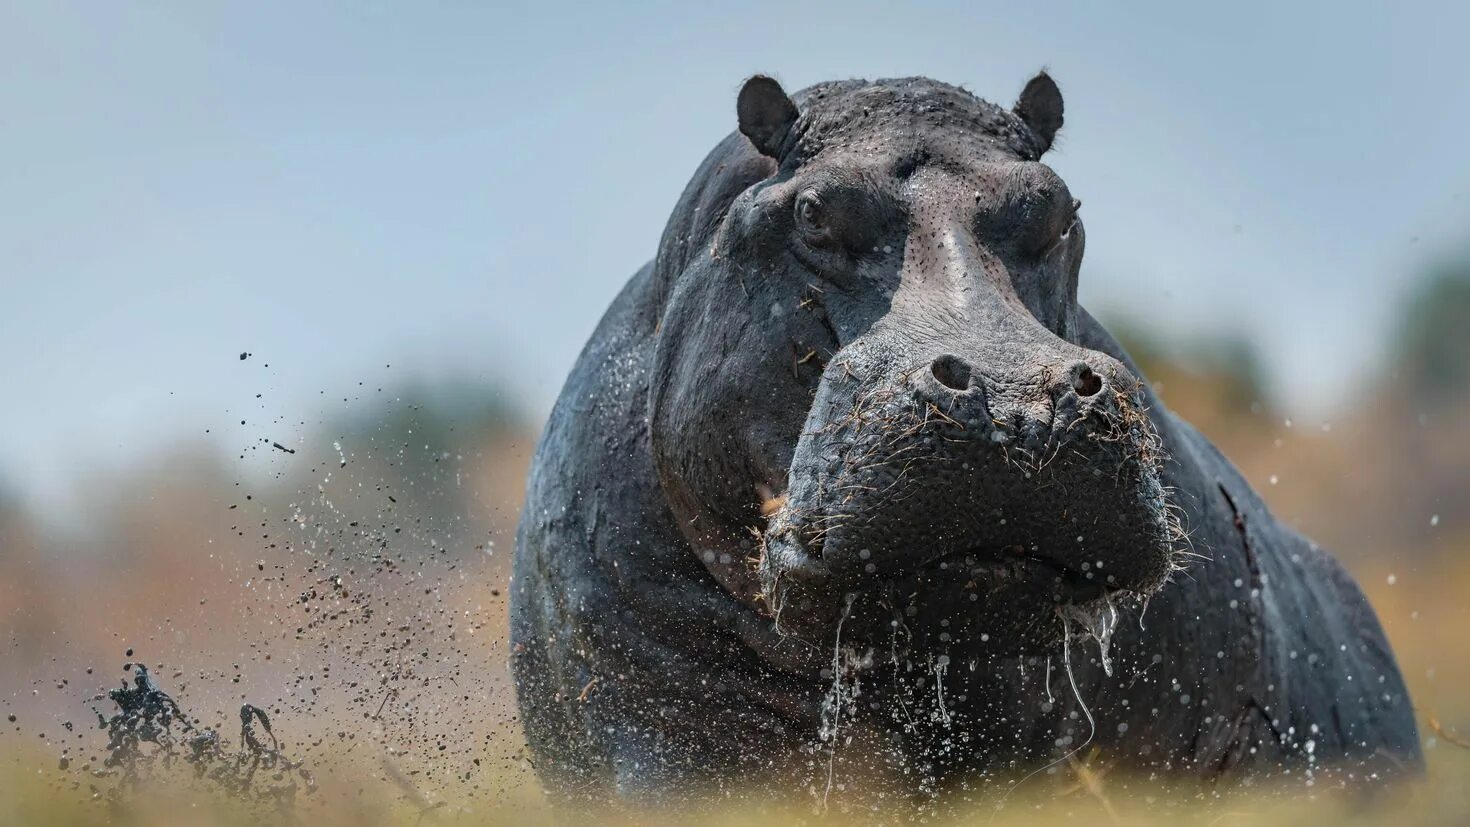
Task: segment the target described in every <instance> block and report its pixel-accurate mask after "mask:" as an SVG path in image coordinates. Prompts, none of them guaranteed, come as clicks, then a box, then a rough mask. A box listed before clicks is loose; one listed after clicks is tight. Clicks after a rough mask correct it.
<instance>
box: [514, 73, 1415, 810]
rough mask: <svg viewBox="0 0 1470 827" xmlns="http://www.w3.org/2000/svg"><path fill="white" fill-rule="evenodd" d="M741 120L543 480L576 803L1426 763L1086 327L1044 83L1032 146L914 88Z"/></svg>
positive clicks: (1383, 679) (598, 336)
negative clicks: (847, 783) (1085, 761)
mask: <svg viewBox="0 0 1470 827" xmlns="http://www.w3.org/2000/svg"><path fill="white" fill-rule="evenodd" d="M736 108H737V115H738V120H739V131H738V132H737V133H735V134H733V135H731V136H730V137H729V138H727V139H726V140H725V141H723V142H722V143H721V144H720V145H719V146H718V147H716V149H715V150H714V152H712V153H711V155H710V156H709V158H708V159H706V161H705V162H704V164H703V165H702V166H701V168H700V169H699V171H698V172H697V173H696V174H695V176H694V179H693V180H692V181H691V182H690V184H689V186H688V188H687V189H686V190H685V193H684V195H683V197H682V198H681V199H680V202H679V204H678V206H677V207H676V208H675V210H674V213H673V216H672V217H671V219H670V221H669V224H668V227H667V229H666V230H665V233H664V237H663V240H662V242H661V244H660V247H659V251H658V256H657V258H656V259H655V260H654V261H653V262H651V263H650V264H649V265H648V266H646V267H645V268H643V269H642V270H641V271H639V273H637V274H636V275H635V276H634V277H633V279H632V281H630V282H629V284H628V286H627V287H626V288H624V290H623V291H622V293H621V294H620V295H619V297H618V299H617V300H616V301H615V302H614V304H613V307H612V308H611V309H610V310H609V311H608V314H607V316H606V317H605V318H604V319H603V321H602V323H601V325H600V326H599V327H598V329H597V331H596V332H595V333H594V334H593V337H592V340H591V341H590V342H589V344H588V345H587V348H586V350H585V351H584V352H583V354H582V357H581V359H580V360H579V362H578V364H577V367H576V368H575V369H574V370H573V373H572V376H571V378H570V379H569V380H568V383H567V386H566V389H565V390H564V391H563V393H562V397H561V399H560V401H559V402H558V404H557V406H556V409H555V411H554V412H553V414H552V418H551V421H550V423H549V424H548V426H547V430H546V432H545V434H544V436H543V438H542V442H541V445H540V447H539V449H538V452H537V456H536V460H535V464H534V467H533V471H532V475H531V479H530V482H529V486H528V496H527V502H526V507H525V511H524V512H523V517H522V522H521V527H520V535H519V539H518V545H517V557H516V572H515V582H514V586H513V590H512V623H513V629H512V634H513V637H514V651H515V655H514V668H515V673H516V679H517V687H518V697H519V701H520V704H521V708H522V712H523V717H524V723H525V726H526V730H527V736H528V740H529V743H530V746H531V748H532V751H533V753H534V754H535V756H536V760H537V766H538V769H539V770H540V772H541V775H542V777H543V778H544V780H545V781H546V783H547V785H548V786H549V788H550V789H551V790H552V791H553V793H555V794H557V795H558V796H560V797H563V798H568V799H570V798H578V797H591V798H594V799H597V798H602V797H606V796H610V795H611V796H618V795H621V796H634V797H647V798H652V799H654V800H662V801H669V800H691V799H697V798H698V797H699V796H703V795H707V794H709V793H711V792H729V791H732V790H749V789H752V788H754V789H756V790H758V791H764V792H770V791H774V792H795V791H798V790H803V789H806V788H808V786H809V785H811V784H812V783H813V781H812V779H813V778H814V777H820V778H819V779H818V783H817V786H822V787H823V789H824V795H828V794H830V793H829V792H828V791H827V790H826V788H825V786H824V784H823V783H821V781H820V779H821V778H825V777H827V776H828V774H829V773H830V774H831V775H833V776H836V775H837V773H838V771H839V767H840V768H841V772H843V773H846V774H847V775H848V776H850V777H855V778H857V777H861V778H864V779H868V782H867V783H866V784H865V788H866V789H884V790H891V791H892V792H894V793H897V794H901V795H919V796H920V798H921V799H925V800H927V798H928V797H930V796H935V795H938V794H939V793H941V792H943V791H945V790H954V789H957V788H965V789H971V790H985V789H992V790H997V789H999V790H1003V789H1004V788H1005V785H1004V784H1003V783H1002V782H1001V779H1002V778H1014V777H1015V775H1016V774H1024V772H1026V771H1027V770H1029V769H1032V768H1035V767H1039V766H1044V765H1045V764H1046V763H1047V762H1049V761H1052V760H1055V759H1056V758H1058V757H1059V756H1061V755H1063V754H1065V753H1066V752H1067V751H1068V750H1069V749H1073V748H1075V747H1076V746H1078V745H1080V744H1082V743H1083V742H1084V741H1087V742H1089V743H1091V744H1096V745H1097V746H1099V747H1100V748H1101V749H1103V750H1104V752H1105V753H1106V754H1108V755H1109V756H1111V757H1113V758H1115V759H1116V760H1119V761H1123V762H1126V763H1128V764H1130V765H1133V766H1136V767H1140V768H1148V769H1152V770H1163V771H1167V772H1170V773H1174V774H1180V775H1188V776H1194V777H1205V778H1215V777H1219V776H1222V775H1230V776H1240V775H1246V774H1255V775H1260V774H1275V773H1281V774H1287V775H1290V774H1292V773H1300V772H1303V771H1304V770H1310V771H1311V772H1313V773H1318V772H1326V771H1329V770H1337V771H1341V772H1344V773H1352V774H1354V775H1355V776H1363V777H1376V776H1381V775H1384V774H1387V773H1390V772H1397V771H1399V770H1404V769H1413V768H1415V767H1417V766H1418V765H1419V762H1420V758H1419V751H1418V740H1417V735H1416V732H1415V726H1414V722H1413V717H1412V713H1411V710H1410V706H1409V700H1408V697H1407V695H1406V693H1405V691H1404V688H1403V684H1402V680H1401V678H1400V676H1399V674H1398V671H1397V668H1396V666H1395V665H1394V662H1393V657H1392V654H1391V652H1390V651H1389V648H1388V646H1387V643H1386V642H1385V640H1384V638H1383V635H1382V632H1381V630H1380V629H1379V627H1378V624H1377V620H1376V618H1375V617H1374V616H1373V613H1372V610H1371V609H1370V608H1369V607H1368V605H1367V604H1366V602H1365V601H1364V599H1363V597H1362V595H1361V593H1360V592H1359V591H1358V589H1357V588H1356V586H1355V585H1354V584H1353V583H1352V582H1351V580H1350V579H1349V578H1348V577H1347V575H1346V574H1345V573H1344V572H1343V571H1342V570H1341V568H1340V567H1339V566H1338V565H1337V564H1336V563H1335V562H1334V561H1333V560H1332V559H1331V558H1330V557H1329V556H1327V555H1326V554H1325V553H1323V552H1321V551H1320V550H1319V549H1317V548H1316V547H1315V546H1313V545H1311V544H1310V543H1309V542H1308V541H1306V540H1304V539H1302V538H1301V537H1299V536H1297V535H1296V534H1294V533H1292V532H1291V531H1290V530H1288V529H1286V528H1284V527H1282V526H1281V525H1280V524H1278V523H1277V522H1276V521H1275V519H1274V518H1273V517H1272V516H1271V514H1270V513H1269V512H1268V511H1267V510H1266V509H1265V507H1264V506H1263V505H1262V504H1261V502H1260V501H1259V499H1258V498H1257V496H1256V495H1255V494H1254V492H1252V491H1251V490H1250V488H1249V486H1247V485H1246V483H1245V482H1244V481H1243V480H1242V479H1241V478H1240V476H1239V475H1238V474H1237V473H1236V471H1235V470H1234V469H1233V468H1232V467H1231V466H1230V465H1229V463H1228V462H1226V461H1225V460H1224V459H1223V458H1222V457H1221V456H1220V455H1219V454H1218V452H1216V451H1215V449H1214V448H1213V447H1212V446H1210V445H1209V443H1208V442H1207V441H1205V440H1204V439H1203V437H1201V436H1200V435H1199V434H1198V433H1196V432H1195V431H1193V430H1192V429H1190V428H1189V427H1188V426H1187V425H1186V424H1184V423H1182V422H1180V421H1179V420H1177V419H1175V418H1174V417H1172V416H1171V415H1170V414H1169V413H1168V412H1167V411H1166V410H1165V409H1164V407H1163V406H1162V405H1161V404H1160V403H1159V402H1158V401H1157V400H1156V399H1155V398H1154V397H1153V396H1152V393H1151V392H1150V390H1149V388H1148V387H1147V385H1146V384H1145V383H1144V382H1143V381H1142V380H1141V378H1140V375H1139V373H1138V371H1137V370H1136V369H1135V368H1133V367H1132V366H1131V365H1130V362H1129V360H1128V358H1127V355H1126V354H1125V353H1124V352H1123V351H1122V349H1121V347H1119V345H1118V344H1117V343H1116V342H1115V341H1114V340H1113V339H1112V338H1111V337H1110V336H1108V334H1107V333H1106V332H1105V331H1104V330H1103V329H1102V328H1101V327H1100V326H1099V325H1098V324H1097V322H1096V321H1095V320H1093V319H1092V317H1091V316H1089V315H1088V314H1087V312H1086V311H1085V310H1083V309H1082V308H1081V307H1080V306H1079V305H1078V304H1077V279H1078V273H1079V269H1080V266H1081V262H1082V255H1083V247H1084V238H1085V236H1084V232H1083V228H1082V218H1081V210H1080V202H1079V201H1078V199H1077V198H1076V197H1075V196H1074V194H1073V193H1071V192H1070V191H1069V190H1068V188H1067V185H1066V183H1065V182H1064V181H1062V179H1061V178H1060V177H1059V176H1058V175H1057V174H1056V172H1054V171H1053V170H1052V169H1051V168H1050V167H1048V166H1047V165H1045V164H1044V163H1042V162H1041V161H1040V158H1041V157H1042V155H1043V154H1044V153H1045V152H1046V151H1047V150H1048V149H1049V148H1050V145H1051V143H1052V141H1053V140H1054V138H1055V136H1056V133H1057V130H1058V129H1059V128H1060V126H1061V123H1062V98H1061V94H1060V92H1059V91H1058V89H1057V87H1056V85H1055V84H1054V83H1053V82H1052V80H1051V79H1050V78H1049V77H1047V76H1046V75H1044V74H1043V75H1040V76H1038V77H1036V78H1034V79H1033V80H1032V81H1031V82H1030V83H1028V84H1027V85H1026V87H1025V89H1024V90H1023V92H1022V94H1021V96H1020V99H1019V100H1018V102H1017V103H1016V105H1015V106H1014V107H1013V108H1012V109H1011V110H1009V111H1007V110H1004V109H1001V108H1000V107H997V106H995V105H993V104H990V103H987V102H985V101H982V100H979V99H977V98H975V97H974V96H973V95H971V94H969V93H968V92H965V91H963V90H961V89H957V88H955V87H951V86H947V85H945V84H941V83H937V82H935V81H931V80H927V79H922V78H918V79H904V80H888V81H878V82H871V83H870V82H865V81H846V82H838V83H827V84H820V85H818V86H815V87H812V88H810V89H807V90H805V91H803V92H802V93H799V94H798V95H796V96H795V98H794V99H793V98H789V97H788V96H787V95H786V93H785V92H784V91H783V90H782V89H781V87H780V86H779V85H778V84H776V82H775V81H772V80H770V79H768V78H764V77H756V78H753V79H751V80H750V81H748V82H747V83H746V85H745V87H744V88H743V89H742V90H741V93H740V96H739V99H738V101H737V107H736ZM1181 570H1183V572H1184V573H1183V574H1182V575H1180V574H1179V572H1180V571H1181ZM1145 605H1146V606H1147V607H1148V609H1147V613H1146V616H1145V618H1144V619H1145V620H1146V627H1145V626H1141V625H1140V624H1139V618H1138V616H1139V613H1140V611H1141V610H1142V609H1143V607H1144V606H1145ZM1120 617H1123V618H1125V620H1126V622H1123V623H1121V624H1119V623H1118V622H1117V621H1118V618H1120ZM1084 642H1087V643H1088V646H1087V647H1086V648H1084V647H1083V643H1084ZM1109 643H1111V644H1112V646H1111V652H1112V657H1109V656H1108V648H1107V644H1109ZM1098 644H1102V646H1101V647H1099V645H1098ZM1053 656H1061V657H1055V658H1054V659H1055V661H1056V663H1057V666H1058V668H1057V670H1055V672H1054V670H1052V669H1051V668H1050V665H1051V663H1052V659H1053ZM1063 660H1065V662H1066V663H1067V664H1068V665H1070V666H1071V667H1073V668H1072V669H1070V670H1068V671H1067V672H1066V674H1065V675H1064V674H1063V672H1064V670H1062V669H1061V668H1060V667H1061V664H1062V661H1063ZM1073 685H1075V687H1076V691H1075V692H1074V691H1073ZM854 688H856V690H855V689H854ZM1079 713H1080V714H1079ZM834 729H836V730H839V733H838V734H839V735H840V737H832V736H833V735H834V732H833V730H834ZM844 733H845V734H844ZM849 737H853V738H854V739H855V740H854V743H855V744H857V746H850V745H849V744H848V741H847V739H848V738H849ZM824 738H826V739H827V741H826V742H824V741H823V739H824ZM839 747H840V748H839ZM824 756H825V757H824ZM986 777H991V778H993V779H995V781H996V783H995V784H992V785H989V786H988V787H987V785H985V784H983V783H976V784H972V783H970V782H972V781H978V780H980V779H983V778H986ZM878 779H881V781H880V780H878Z"/></svg>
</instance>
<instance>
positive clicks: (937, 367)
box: [929, 353, 970, 391]
mask: <svg viewBox="0 0 1470 827" xmlns="http://www.w3.org/2000/svg"><path fill="white" fill-rule="evenodd" d="M929 370H930V372H931V373H933V374H934V378H935V379H938V380H939V384H941V385H943V386H945V387H946V388H950V389H952V390H957V391H965V390H969V389H970V366H969V365H967V364H965V362H964V361H963V360H962V359H960V358H959V357H958V356H951V355H949V354H947V353H946V354H945V355H943V356H940V357H939V358H938V359H935V360H934V363H933V364H931V365H930V366H929Z"/></svg>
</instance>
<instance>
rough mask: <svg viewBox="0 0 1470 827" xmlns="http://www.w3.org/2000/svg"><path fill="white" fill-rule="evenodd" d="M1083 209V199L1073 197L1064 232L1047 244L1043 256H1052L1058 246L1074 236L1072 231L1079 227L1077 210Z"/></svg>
mask: <svg viewBox="0 0 1470 827" xmlns="http://www.w3.org/2000/svg"><path fill="white" fill-rule="evenodd" d="M1081 209H1082V202H1081V201H1078V200H1077V199H1075V198H1074V199H1072V205H1071V214H1070V215H1069V216H1068V217H1067V220H1066V223H1064V224H1063V225H1062V232H1061V234H1060V235H1058V236H1057V237H1056V238H1055V239H1053V240H1052V242H1051V243H1050V244H1048V245H1046V247H1045V249H1043V250H1042V252H1041V256H1042V258H1046V257H1047V256H1050V255H1051V254H1052V253H1053V252H1055V251H1056V249H1057V248H1058V247H1060V246H1061V245H1062V244H1063V243H1065V242H1066V241H1067V239H1069V238H1071V237H1072V231H1073V230H1075V229H1077V221H1078V216H1077V212H1078V210H1081Z"/></svg>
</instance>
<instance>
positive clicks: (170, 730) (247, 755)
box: [92, 663, 316, 811]
mask: <svg viewBox="0 0 1470 827" xmlns="http://www.w3.org/2000/svg"><path fill="white" fill-rule="evenodd" d="M125 668H131V670H132V671H133V673H134V675H133V683H132V685H131V686H129V685H128V682H127V680H126V679H125V680H124V681H123V683H122V686H121V687H119V688H117V689H113V690H111V691H109V692H108V693H107V695H106V697H107V698H108V699H109V700H111V701H112V703H113V705H114V706H115V707H116V709H115V711H114V712H113V714H112V716H111V717H107V716H104V715H103V714H102V713H101V712H97V721H98V725H99V728H101V729H103V730H105V731H106V732H107V736H108V740H107V747H106V751H107V757H106V758H105V759H104V760H103V761H102V768H101V769H98V770H95V771H93V772H92V775H93V777H94V778H98V779H108V778H112V779H115V781H116V783H115V784H114V785H113V786H112V787H111V789H109V790H108V791H107V792H106V794H105V795H104V796H103V797H104V798H105V799H106V800H107V801H108V802H109V803H110V804H111V805H112V806H114V807H126V806H127V803H128V801H129V797H130V796H131V795H135V794H142V791H143V788H144V786H145V782H147V781H148V780H150V779H151V778H152V777H153V776H154V774H155V773H156V772H159V771H165V770H168V769H171V768H172V767H173V766H174V765H175V763H176V762H178V761H182V762H183V763H185V764H187V765H188V766H190V767H191V768H192V769H193V776H194V778H195V779H198V780H201V781H204V782H206V783H208V784H209V785H211V786H213V787H214V788H216V789H217V790H219V791H222V792H224V793H227V794H229V795H231V796H233V797H235V798H236V799H238V800H241V801H244V802H247V803H249V804H253V805H265V806H268V807H270V808H272V809H275V810H279V811H289V810H290V809H291V807H292V805H293V804H294V803H295V800H296V796H297V795H298V793H300V792H301V791H302V790H305V791H306V792H307V793H310V792H313V791H314V790H315V789H316V779H315V778H314V777H313V776H312V774H311V772H310V771H309V770H307V769H306V768H305V767H303V766H302V764H301V762H299V761H292V760H290V759H289V758H287V757H286V756H285V755H284V754H283V753H282V752H281V745H280V742H279V741H278V740H277V739H276V736H275V734H274V732H272V731H271V723H270V717H269V716H268V715H267V714H266V712H265V710H263V709H260V708H259V707H256V706H253V705H251V704H245V705H243V706H241V707H240V740H239V744H238V749H235V750H233V751H232V750H231V749H230V747H229V745H228V744H227V742H226V741H225V740H224V739H223V738H222V737H221V736H220V732H219V729H215V728H201V727H198V726H196V725H195V723H193V722H191V721H190V720H189V717H188V716H187V715H185V714H184V711H183V710H182V709H181V708H180V707H179V704H178V702H176V701H175V700H174V699H173V698H172V697H171V696H170V695H169V694H168V693H166V692H164V691H163V690H162V689H160V688H158V684H157V683H155V682H154V680H153V676H152V674H150V673H149V671H148V667H146V666H144V665H143V664H141V663H139V664H129V665H128V667H125ZM94 711H95V710H94ZM257 725H258V726H259V727H260V729H261V731H263V732H264V734H265V736H266V737H268V738H269V739H270V743H269V745H267V744H266V743H265V741H264V740H262V738H261V737H260V736H259V735H258V734H257V731H256V726H257Z"/></svg>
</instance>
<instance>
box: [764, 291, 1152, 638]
mask: <svg viewBox="0 0 1470 827" xmlns="http://www.w3.org/2000/svg"><path fill="white" fill-rule="evenodd" d="M977 292H979V293H981V294H982V295H981V296H980V297H978V298H976V299H972V300H970V303H972V304H975V305H977V306H975V307H969V308H965V309H966V310H969V311H972V312H960V313H955V314H953V315H952V316H951V318H952V319H953V321H952V322H951V323H950V324H947V325H945V326H942V327H941V326H936V325H935V324H934V321H933V320H934V318H935V314H934V313H933V312H932V307H929V308H926V315H925V317H924V319H925V323H924V324H916V323H914V322H913V320H912V319H908V318H906V316H905V311H904V307H903V304H904V303H903V302H902V301H897V300H896V302H895V310H894V311H893V312H892V313H890V315H889V316H888V317H887V318H885V319H884V322H883V323H882V324H879V325H877V326H875V327H874V329H873V330H872V331H870V333H869V335H867V336H865V337H863V338H862V339H860V340H858V341H856V342H854V343H853V344H852V345H850V346H849V347H847V348H845V349H844V350H843V351H842V352H840V353H839V354H838V355H837V356H836V357H835V358H833V359H832V361H831V363H830V364H829V365H828V367H827V369H826V372H825V374H824V376H823V378H822V381H821V384H820V386H819V389H818V393H817V396H816V399H815V401H814V404H813V406H812V409H811V412H810V415H809V417H808V419H807V423H806V427H805V428H804V429H803V433H802V436H801V438H800V440H799V442H798V443H797V447H796V451H795V454H794V456H793V461H792V464H791V469H790V476H789V482H788V485H789V487H788V491H787V494H786V497H785V499H784V502H783V505H782V506H781V508H780V509H779V511H777V512H776V513H775V514H773V515H772V517H771V519H770V520H769V522H768V524H767V529H766V531H765V535H764V549H763V552H762V555H761V558H760V564H759V571H760V576H761V581H762V585H763V587H764V590H765V597H766V600H767V604H768V606H769V608H770V610H771V612H772V613H773V615H774V616H775V617H776V620H777V623H778V626H779V627H780V628H781V629H782V630H783V631H786V632H788V633H789V634H792V635H795V636H797V637H798V638H803V639H807V640H810V641H812V642H818V641H824V642H830V641H831V638H832V637H833V635H834V631H835V630H836V629H837V628H838V624H839V623H842V624H843V627H844V632H843V634H844V639H845V640H847V641H849V642H860V641H862V640H864V639H868V640H869V641H870V642H872V643H874V645H877V644H878V643H880V642H884V638H886V637H893V638H895V642H896V641H897V640H899V639H901V640H902V641H903V642H905V643H908V644H912V645H915V646H918V647H922V648H924V649H928V650H942V651H946V652H952V653H953V652H957V653H959V654H961V655H975V654H980V653H985V654H1017V653H1029V652H1036V651H1041V650H1045V649H1047V648H1049V647H1054V646H1056V645H1057V644H1058V643H1059V642H1060V640H1061V639H1062V636H1063V629H1064V628H1065V627H1066V618H1067V617H1068V616H1076V617H1084V618H1085V617H1089V616H1097V615H1099V614H1101V613H1109V614H1111V615H1112V616H1113V617H1116V613H1115V611H1114V606H1115V605H1116V603H1117V602H1118V601H1119V600H1122V599H1126V598H1146V597H1147V596H1148V595H1150V594H1152V593H1153V592H1154V591H1156V590H1157V589H1158V588H1159V587H1161V586H1162V585H1163V584H1164V582H1165V581H1166V579H1167V577H1168V575H1169V573H1170V572H1171V571H1172V569H1173V567H1174V563H1175V557H1176V552H1175V547H1176V544H1177V540H1178V539H1179V536H1180V531H1179V527H1178V525H1177V522H1176V521H1175V520H1174V519H1173V518H1172V513H1173V512H1172V510H1171V508H1170V505H1169V503H1168V501H1167V498H1166V494H1165V490H1164V487H1163V485H1162V484H1161V482H1160V464H1161V463H1162V461H1163V456H1162V452H1161V450H1160V447H1159V439H1158V437H1157V435H1156V433H1155V431H1154V429H1153V427H1152V425H1151V424H1150V422H1149V419H1148V417H1147V415H1146V413H1145V410H1144V407H1143V402H1142V399H1143V397H1142V393H1141V391H1140V387H1139V383H1138V380H1137V379H1135V378H1134V377H1133V376H1132V374H1130V373H1129V371H1128V370H1127V368H1125V367H1124V366H1123V365H1122V364H1121V363H1119V362H1118V361H1117V360H1115V359H1113V358H1112V357H1110V356H1107V355H1105V354H1102V353H1099V352H1096V351H1091V350H1086V349H1084V348H1081V347H1078V346H1076V345H1073V344H1071V343H1069V342H1067V341H1065V340H1063V339H1061V338H1059V337H1058V336H1056V335H1055V334H1053V333H1051V332H1050V331H1049V330H1047V329H1046V328H1045V327H1043V326H1042V325H1040V324H1039V323H1037V322H1036V320H1035V319H1034V318H1033V317H1032V316H1031V315H1030V314H1028V313H1026V312H1025V311H1024V310H1021V309H1017V308H1015V307H1014V306H1013V305H1012V304H1011V303H1009V302H1006V301H1004V300H1002V296H1001V295H1000V293H999V292H997V291H989V293H988V298H987V296H986V295H985V294H986V293H987V291H984V290H980V291H977ZM977 322H978V323H977ZM977 330H979V331H983V332H981V333H976V332H974V331H977ZM1140 538H1143V540H1142V542H1140ZM1082 625H1084V626H1086V625H1087V624H1086V622H1085V621H1084V623H1083V624H1082ZM884 647H885V649H886V648H887V643H886V642H885V643H884Z"/></svg>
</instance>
